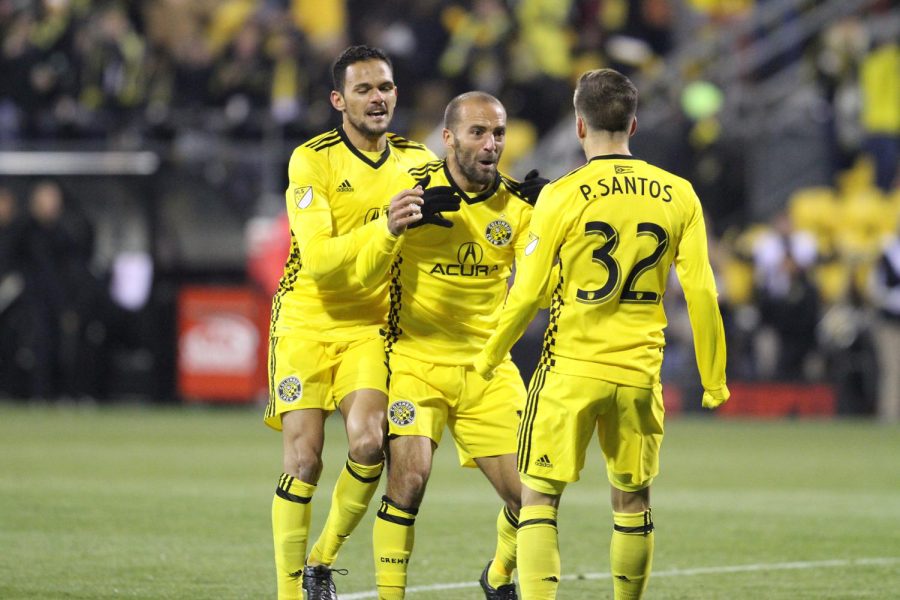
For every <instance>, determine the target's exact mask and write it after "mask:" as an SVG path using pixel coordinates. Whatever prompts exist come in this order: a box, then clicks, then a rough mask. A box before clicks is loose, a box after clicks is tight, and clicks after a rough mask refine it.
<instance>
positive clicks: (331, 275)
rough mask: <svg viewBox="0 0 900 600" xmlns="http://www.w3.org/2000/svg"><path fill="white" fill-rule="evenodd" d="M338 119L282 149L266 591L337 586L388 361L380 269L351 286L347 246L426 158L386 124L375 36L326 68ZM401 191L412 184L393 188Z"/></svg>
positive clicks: (386, 63)
mask: <svg viewBox="0 0 900 600" xmlns="http://www.w3.org/2000/svg"><path fill="white" fill-rule="evenodd" d="M332 74H333V77H334V91H332V92H331V103H332V106H334V108H335V109H336V110H338V111H339V112H341V114H342V124H341V126H340V127H338V128H336V129H333V130H331V131H328V132H326V133H323V134H321V135H319V136H316V137H314V138H312V139H311V140H309V141H308V142H306V143H305V144H303V145H301V146H299V147H298V148H296V149H295V150H294V153H293V155H292V156H291V160H290V164H289V166H288V176H289V179H290V182H289V184H288V189H287V209H288V215H289V218H290V225H291V251H290V255H289V257H288V259H287V264H286V265H285V270H284V276H283V277H282V279H281V282H280V285H279V288H278V291H277V292H276V294H275V297H274V299H273V301H272V323H271V331H270V347H269V404H268V406H267V408H266V412H265V422H266V424H267V425H269V426H270V427H272V428H274V429H277V430H281V431H282V439H283V454H284V472H283V474H282V475H281V477H280V478H279V480H278V485H277V488H276V490H275V497H274V499H273V503H272V530H273V535H274V541H275V566H276V574H277V583H278V597H279V598H280V599H284V600H292V599H293V600H299V598H300V596H301V591H300V589H301V578H302V587H303V589H304V590H305V591H306V594H307V598H308V600H313V599H319V598H335V597H336V592H335V589H334V583H333V581H332V577H331V566H332V564H333V563H334V561H335V559H336V557H337V553H338V550H339V549H340V547H341V544H342V543H343V542H344V540H345V539H346V538H347V537H348V536H349V535H350V533H351V532H352V531H353V529H354V528H355V527H356V525H357V524H358V522H359V520H360V519H361V518H362V516H363V514H364V513H365V511H366V508H367V506H368V504H369V500H370V499H371V497H372V494H373V493H374V491H375V488H376V487H377V485H378V480H379V477H380V475H381V471H382V466H383V464H384V455H383V444H384V442H383V440H384V436H385V408H386V405H387V396H386V392H387V387H386V385H387V368H386V366H385V357H384V344H383V341H382V338H381V336H380V334H379V330H380V328H382V327H383V326H384V324H385V318H386V315H387V307H388V303H387V283H386V281H375V282H370V285H369V286H368V287H363V286H362V285H361V284H360V282H359V280H358V279H357V277H356V270H355V258H356V253H357V252H358V251H359V248H360V247H361V246H362V245H364V244H365V243H366V242H367V240H368V239H369V238H370V237H371V235H372V233H373V232H374V231H376V230H378V228H383V227H384V220H385V219H386V217H385V216H383V214H382V213H383V212H384V209H385V208H386V206H385V205H386V203H387V202H388V199H390V198H391V197H392V195H394V194H397V193H398V192H401V186H400V185H398V181H400V179H401V177H402V176H403V175H405V173H406V172H407V170H408V169H409V168H410V167H412V166H413V165H417V164H421V163H422V162H423V161H427V160H430V159H432V158H434V154H432V153H431V152H430V151H428V150H427V149H426V148H425V147H424V146H422V145H421V144H417V143H414V142H410V141H408V140H405V139H403V138H401V137H399V136H396V135H394V134H391V133H388V132H387V128H388V125H389V123H390V122H391V117H392V116H393V112H394V106H395V104H396V102H397V88H396V86H395V85H394V81H393V75H392V69H391V62H390V60H389V59H388V58H387V56H385V55H384V53H383V52H381V51H380V50H378V49H374V48H369V47H365V46H354V47H350V48H348V49H347V50H345V51H344V52H343V53H342V54H341V56H340V57H338V59H337V60H336V61H335V63H334V67H333V70H332ZM399 195H402V196H403V197H405V198H410V197H411V198H415V197H416V196H417V195H421V190H413V191H406V192H403V193H402V194H399ZM334 410H340V411H341V413H342V415H343V418H344V423H345V426H346V430H347V438H348V442H349V456H348V458H347V463H346V468H345V469H343V470H342V471H341V474H340V476H339V477H338V481H337V484H336V485H335V488H334V493H333V495H332V500H331V508H330V511H329V513H328V519H327V522H326V524H325V527H324V529H323V531H322V534H321V535H320V537H319V538H318V540H317V541H316V543H315V545H314V546H313V548H312V550H311V551H310V553H309V556H308V558H307V554H306V552H307V538H308V535H309V523H310V515H311V511H312V506H313V503H312V498H313V493H314V492H315V490H316V483H317V482H318V479H319V475H320V473H321V470H322V458H321V456H322V447H323V444H324V430H323V426H324V421H325V418H326V417H327V416H328V415H329V414H330V413H331V412H332V411H334Z"/></svg>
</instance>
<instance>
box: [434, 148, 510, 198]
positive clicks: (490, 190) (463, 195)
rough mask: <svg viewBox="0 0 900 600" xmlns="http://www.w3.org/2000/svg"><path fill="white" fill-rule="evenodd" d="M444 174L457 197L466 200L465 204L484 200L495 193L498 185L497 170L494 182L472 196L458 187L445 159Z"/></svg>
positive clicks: (498, 175)
mask: <svg viewBox="0 0 900 600" xmlns="http://www.w3.org/2000/svg"><path fill="white" fill-rule="evenodd" d="M444 175H445V176H446V177H447V181H448V182H449V183H450V187H452V188H453V190H454V191H455V192H456V193H457V194H459V197H460V198H462V199H463V200H465V201H466V204H477V203H479V202H484V201H485V200H487V199H488V198H490V197H491V196H493V195H494V194H496V193H497V188H499V187H500V172H499V171H498V172H497V175H496V177H494V182H493V183H492V184H491V187H489V188H488V189H486V190H484V191H483V192H481V193H480V194H478V195H477V196H475V197H474V198H473V197H471V196H469V193H468V192H466V191H464V190H463V189H462V188H461V187H459V186H458V185H457V184H456V182H455V181H453V176H452V175H450V167H448V166H447V159H446V158H445V159H444Z"/></svg>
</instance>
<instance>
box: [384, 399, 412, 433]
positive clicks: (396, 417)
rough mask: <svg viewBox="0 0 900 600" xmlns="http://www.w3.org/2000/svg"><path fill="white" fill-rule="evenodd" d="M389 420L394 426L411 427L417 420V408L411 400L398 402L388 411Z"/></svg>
mask: <svg viewBox="0 0 900 600" xmlns="http://www.w3.org/2000/svg"><path fill="white" fill-rule="evenodd" d="M388 418H390V420H391V423H393V424H394V425H399V426H401V427H402V426H403V425H409V424H410V423H412V422H413V421H415V420H416V407H415V406H413V403H412V402H410V401H409V400H397V401H396V402H394V403H393V404H391V407H390V408H389V409H388Z"/></svg>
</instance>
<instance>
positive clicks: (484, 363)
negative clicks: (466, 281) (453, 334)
mask: <svg viewBox="0 0 900 600" xmlns="http://www.w3.org/2000/svg"><path fill="white" fill-rule="evenodd" d="M546 195H547V194H546V193H544V194H542V196H546ZM551 204H552V203H551V202H546V201H545V202H543V203H540V202H539V203H538V204H537V206H536V207H535V210H534V213H533V215H532V217H531V231H530V232H529V233H528V236H527V239H526V240H525V244H524V247H523V251H522V255H521V258H520V260H517V263H516V279H515V282H514V283H513V286H512V289H511V290H510V292H509V297H508V298H507V301H506V306H504V307H503V311H502V312H501V313H500V322H499V324H498V325H497V329H496V330H495V331H494V333H493V334H492V335H491V337H490V339H488V341H487V343H486V344H485V346H484V349H483V350H482V351H481V353H480V354H479V355H478V357H477V358H476V359H475V369H476V370H477V371H478V373H479V374H480V375H481V376H482V377H484V378H485V379H490V378H491V376H492V373H493V370H494V369H495V368H496V367H497V365H498V364H500V363H501V362H502V361H503V358H504V357H505V356H506V354H507V353H508V352H509V351H510V349H511V348H512V347H513V344H515V343H516V340H518V339H519V338H520V337H521V336H522V333H524V331H525V328H526V327H527V326H528V324H529V323H530V322H531V320H532V319H534V315H535V314H536V313H537V311H538V309H539V308H540V306H541V304H542V299H543V298H544V296H545V291H546V289H547V285H548V282H549V281H550V278H551V275H552V273H553V263H554V262H555V261H556V252H557V249H558V248H559V244H560V241H561V240H562V235H563V231H564V225H563V219H560V218H559V214H558V209H556V207H555V206H554V207H553V208H551Z"/></svg>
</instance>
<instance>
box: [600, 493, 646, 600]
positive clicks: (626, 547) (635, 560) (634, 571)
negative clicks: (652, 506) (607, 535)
mask: <svg viewBox="0 0 900 600" xmlns="http://www.w3.org/2000/svg"><path fill="white" fill-rule="evenodd" d="M613 523H614V527H613V534H612V542H611V543H610V546H609V562H610V566H611V568H612V576H613V590H614V591H615V600H632V599H638V598H640V597H641V596H642V595H643V593H644V590H645V589H646V588H647V582H648V581H649V579H650V568H651V566H652V564H653V521H652V519H651V518H650V510H649V509H648V510H646V511H644V512H640V513H631V514H626V513H617V512H614V513H613Z"/></svg>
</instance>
